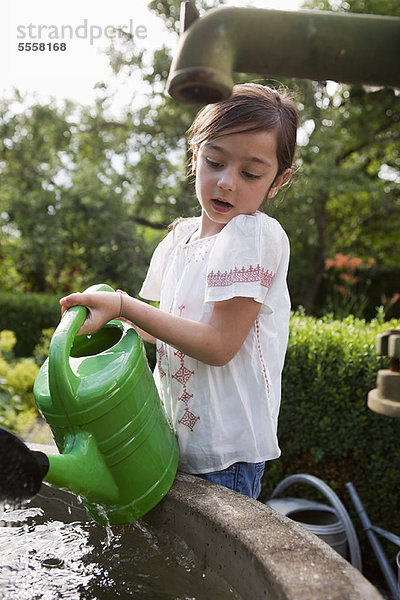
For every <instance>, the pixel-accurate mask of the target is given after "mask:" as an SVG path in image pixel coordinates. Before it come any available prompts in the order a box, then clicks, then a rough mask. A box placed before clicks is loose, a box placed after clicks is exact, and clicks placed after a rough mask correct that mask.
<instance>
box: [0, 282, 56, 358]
mask: <svg viewBox="0 0 400 600" xmlns="http://www.w3.org/2000/svg"><path fill="white" fill-rule="evenodd" d="M60 315H61V311H60V304H59V297H58V296H50V295H46V294H28V293H27V294H12V293H9V292H0V331H2V330H3V329H11V331H14V332H15V334H16V336H17V344H16V346H15V348H14V353H15V356H18V357H20V356H31V354H32V351H33V348H34V347H35V346H36V344H37V343H38V342H39V339H40V336H41V334H42V330H43V329H47V328H48V327H56V326H57V324H58V323H59V321H60Z"/></svg>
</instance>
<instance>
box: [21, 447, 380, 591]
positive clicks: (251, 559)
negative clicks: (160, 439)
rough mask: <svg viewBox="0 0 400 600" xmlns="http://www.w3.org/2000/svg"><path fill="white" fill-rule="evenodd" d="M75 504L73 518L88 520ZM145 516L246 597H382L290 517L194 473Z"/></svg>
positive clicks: (50, 492) (45, 490) (45, 489)
mask: <svg viewBox="0 0 400 600" xmlns="http://www.w3.org/2000/svg"><path fill="white" fill-rule="evenodd" d="M31 447H34V449H35V450H39V449H40V450H42V451H43V452H49V451H50V452H52V451H54V448H49V447H46V446H37V445H35V446H33V445H31ZM40 494H41V495H42V494H44V495H46V496H47V497H51V496H56V497H57V498H63V496H65V499H67V500H68V502H69V503H70V504H71V498H75V497H74V496H72V495H71V494H70V493H68V492H63V491H61V490H56V489H54V488H50V487H49V486H47V485H43V486H42V489H41V491H40ZM74 503H75V506H76V515H74V514H72V515H71V518H74V517H75V518H76V520H84V519H89V518H90V517H89V516H88V515H87V514H86V511H85V512H84V511H83V510H82V507H81V506H79V505H78V503H77V502H76V501H75V502H74ZM56 505H57V503H56V502H55V503H54V506H55V509H56ZM142 520H143V521H144V522H146V523H148V524H149V525H150V526H151V527H153V528H154V529H155V530H157V531H158V532H159V534H160V535H164V534H165V535H169V536H177V537H178V538H180V539H183V540H184V541H185V542H186V543H187V544H188V546H189V547H190V548H191V549H192V550H193V551H194V553H195V554H196V556H197V558H198V559H199V560H200V562H201V567H202V568H204V569H206V568H207V567H208V568H210V569H211V570H213V571H214V572H215V573H216V574H217V575H220V576H222V577H223V578H224V579H225V580H226V581H227V582H228V583H229V584H230V585H231V586H232V587H233V588H234V589H235V590H236V591H237V592H238V594H240V595H241V596H242V598H243V600H261V599H265V600H300V599H301V600H303V599H304V600H321V599H324V600H383V597H382V596H381V594H380V593H379V592H378V590H377V589H376V588H375V587H374V586H373V585H372V584H371V583H370V582H369V581H368V580H367V579H366V578H365V577H364V576H363V575H362V574H361V573H360V572H359V571H358V570H357V569H355V568H354V567H353V566H352V565H351V564H350V563H349V562H348V561H346V560H345V559H344V558H342V557H341V556H340V555H339V554H338V553H337V552H336V551H335V550H334V549H333V548H331V547H330V546H329V545H328V544H326V543H325V542H324V541H323V540H321V539H320V538H319V537H317V536H316V535H314V534H313V533H311V532H309V531H307V530H306V529H305V528H304V527H302V526H301V525H299V524H298V523H296V522H295V521H292V520H291V519H289V518H287V517H285V516H283V515H281V514H280V513H278V512H277V511H275V510H273V509H272V508H270V507H268V506H266V505H265V504H262V503H261V502H258V501H257V500H252V499H251V498H248V497H247V496H243V495H241V494H238V493H236V492H233V491H231V490H229V489H227V488H224V487H222V486H219V485H215V484H213V483H210V482H209V481H205V480H203V479H200V478H197V477H194V476H192V475H188V474H185V473H178V474H177V476H176V478H175V481H174V483H173V485H172V487H171V489H170V491H169V492H168V494H167V495H166V496H165V498H164V499H163V500H162V501H161V502H160V503H159V504H158V505H157V506H156V507H155V508H154V509H153V510H152V511H150V512H149V513H148V514H147V515H145V516H144V517H143V518H142Z"/></svg>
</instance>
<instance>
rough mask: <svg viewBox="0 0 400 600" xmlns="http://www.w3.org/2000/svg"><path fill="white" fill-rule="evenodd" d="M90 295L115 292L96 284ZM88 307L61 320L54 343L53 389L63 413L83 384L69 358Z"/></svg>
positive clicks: (51, 360)
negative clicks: (66, 403)
mask: <svg viewBox="0 0 400 600" xmlns="http://www.w3.org/2000/svg"><path fill="white" fill-rule="evenodd" d="M85 291H86V292H113V291H114V290H113V288H112V287H110V286H109V285H106V284H98V285H93V286H91V287H90V288H88V289H87V290H85ZM87 312H88V311H87V308H86V307H85V306H73V307H72V308H70V309H69V310H68V311H67V312H66V313H65V314H64V316H63V318H62V319H61V321H60V323H59V324H58V327H57V329H56V330H55V332H54V335H53V337H52V339H51V342H50V348H49V390H50V396H51V398H52V401H53V404H54V405H56V406H58V408H59V410H60V412H63V413H64V414H68V410H66V408H65V401H67V402H68V403H71V402H73V401H74V399H75V397H76V392H77V388H78V385H79V382H80V379H79V377H77V376H76V375H75V374H74V373H73V371H72V369H71V366H70V362H69V357H70V353H71V348H72V345H73V343H74V340H75V337H76V334H77V333H78V331H79V330H80V328H81V327H82V325H83V323H84V321H85V319H86V316H87Z"/></svg>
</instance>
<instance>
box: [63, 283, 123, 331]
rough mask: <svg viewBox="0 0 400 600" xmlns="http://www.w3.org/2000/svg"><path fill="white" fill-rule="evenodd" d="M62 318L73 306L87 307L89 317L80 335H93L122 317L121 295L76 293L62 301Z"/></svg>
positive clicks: (112, 293)
mask: <svg viewBox="0 0 400 600" xmlns="http://www.w3.org/2000/svg"><path fill="white" fill-rule="evenodd" d="M60 304H61V318H62V317H63V316H64V314H65V312H66V311H67V310H68V309H69V308H71V307H72V306H85V307H86V308H87V309H88V315H87V317H86V320H85V322H84V323H83V325H82V327H81V328H80V330H79V331H78V335H91V334H93V333H95V332H96V331H98V330H99V329H101V328H102V327H103V326H104V325H105V324H106V323H108V322H109V321H111V320H112V319H116V318H118V317H119V316H121V307H122V302H121V294H120V293H118V292H94V293H88V294H86V293H83V294H81V293H76V294H70V295H69V296H65V297H64V298H61V300H60Z"/></svg>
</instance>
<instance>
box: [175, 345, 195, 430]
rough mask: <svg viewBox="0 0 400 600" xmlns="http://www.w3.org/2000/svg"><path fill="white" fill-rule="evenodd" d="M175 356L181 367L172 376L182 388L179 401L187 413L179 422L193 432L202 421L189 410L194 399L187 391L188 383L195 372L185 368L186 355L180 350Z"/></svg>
mask: <svg viewBox="0 0 400 600" xmlns="http://www.w3.org/2000/svg"><path fill="white" fill-rule="evenodd" d="M174 355H175V356H177V357H178V358H179V359H180V362H181V366H180V367H179V369H178V370H177V372H176V373H174V375H172V378H173V379H176V380H177V381H178V382H179V383H180V384H181V386H182V394H181V395H180V396H179V398H178V400H180V401H181V402H183V403H184V404H185V412H184V413H183V416H182V418H181V419H179V420H178V423H180V424H181V425H185V427H189V429H190V431H193V428H194V426H195V425H196V423H197V421H199V420H200V417H197V416H196V415H194V414H193V413H192V412H191V411H190V410H189V408H188V403H189V400H190V399H191V398H193V394H189V392H188V391H187V389H186V385H187V382H188V381H189V379H190V378H191V376H192V375H194V371H191V370H190V369H188V368H187V367H186V366H185V354H183V352H181V351H180V350H176V351H175V352H174Z"/></svg>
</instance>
